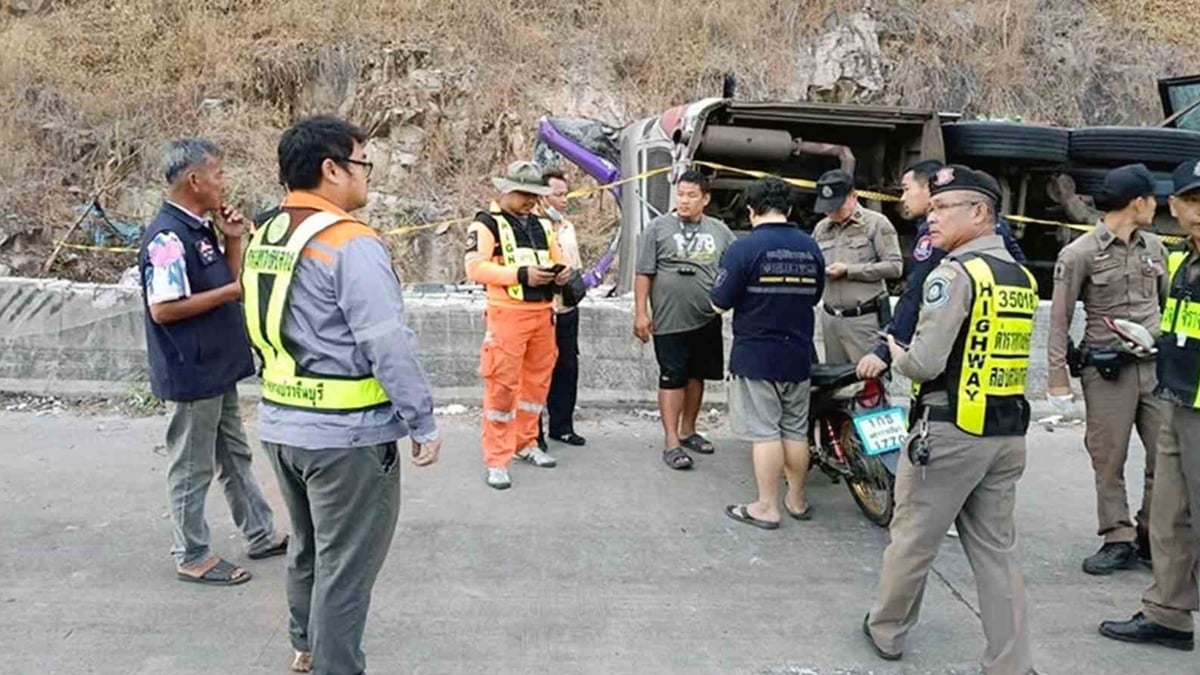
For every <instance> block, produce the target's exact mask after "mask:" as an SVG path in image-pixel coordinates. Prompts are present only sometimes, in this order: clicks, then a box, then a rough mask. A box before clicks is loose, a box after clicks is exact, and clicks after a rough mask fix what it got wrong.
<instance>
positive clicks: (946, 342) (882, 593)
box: [863, 165, 1038, 675]
mask: <svg viewBox="0 0 1200 675" xmlns="http://www.w3.org/2000/svg"><path fill="white" fill-rule="evenodd" d="M931 194H932V197H931V200H932V201H931V203H930V207H929V233H930V237H931V238H932V243H933V245H934V246H936V247H937V248H939V249H942V250H943V251H947V252H948V253H947V255H946V257H945V258H943V259H942V261H941V263H940V264H939V265H938V266H937V267H936V268H935V269H934V270H933V272H931V273H930V274H929V276H928V277H927V278H926V279H925V284H924V287H923V290H922V303H921V310H920V314H919V316H918V319H917V330H916V333H915V334H914V335H913V340H912V346H911V347H910V348H908V349H905V348H903V347H902V346H900V345H899V344H898V343H897V342H896V340H895V338H893V337H891V336H890V335H889V336H888V337H887V341H888V349H889V351H890V352H891V356H892V364H893V368H895V370H896V372H898V373H900V374H901V375H904V376H905V377H908V378H910V379H912V381H913V382H916V383H918V384H919V385H920V388H919V394H918V396H917V402H916V406H915V409H914V412H915V413H916V415H917V419H918V420H919V421H918V423H917V426H916V427H915V428H914V430H913V432H914V433H912V434H911V435H910V439H909V443H908V445H907V446H906V447H905V449H904V450H901V452H900V464H899V467H898V469H897V471H896V512H895V517H894V518H893V519H892V523H891V527H890V534H891V544H889V545H888V547H887V550H886V551H885V552H884V554H883V568H882V570H881V571H880V580H879V591H878V598H877V600H876V602H875V606H874V607H873V608H872V610H871V612H870V613H869V614H868V615H867V617H866V618H865V619H864V620H863V632H864V633H865V634H866V636H867V638H868V639H869V640H870V644H871V646H872V648H873V649H874V650H875V652H876V654H878V655H879V656H880V657H881V658H884V659H887V660H897V659H900V658H901V657H902V656H903V652H904V645H905V641H906V638H907V636H908V633H909V631H911V630H912V629H913V627H914V626H916V624H917V620H918V618H919V614H920V611H921V602H922V598H923V597H924V594H925V581H926V578H927V577H928V575H929V568H930V566H931V565H932V564H933V561H934V558H935V557H936V556H937V553H938V549H939V548H941V545H942V541H943V540H944V538H945V536H946V532H947V530H948V529H949V528H950V525H951V524H957V526H958V532H959V536H960V540H961V542H962V547H963V550H964V551H965V552H966V554H967V558H968V559H970V561H971V569H972V571H974V573H975V583H976V587H977V589H978V597H979V612H978V614H979V616H980V619H981V621H982V623H983V633H984V636H985V637H986V638H987V648H986V649H985V650H984V653H983V658H982V666H983V672H984V673H985V674H986V675H1028V674H1029V673H1031V672H1033V656H1032V653H1031V650H1030V641H1029V622H1028V620H1027V618H1026V606H1025V587H1024V578H1023V574H1022V571H1021V548H1020V546H1019V545H1018V541H1017V531H1016V525H1015V523H1014V522H1013V506H1014V504H1015V503H1016V489H1017V482H1018V481H1019V480H1020V478H1021V474H1022V473H1023V472H1024V470H1025V433H1026V430H1027V429H1028V426H1029V416H1030V415H1029V402H1028V401H1027V400H1026V399H1025V381H1026V375H1027V369H1028V363H1029V347H1030V343H1031V341H1032V336H1033V317H1034V313H1035V311H1036V310H1037V304H1038V301H1037V284H1036V283H1035V282H1034V279H1033V276H1032V275H1031V274H1030V273H1029V271H1028V270H1026V269H1025V268H1023V267H1022V266H1021V265H1019V264H1017V263H1016V261H1015V260H1013V257H1012V256H1011V255H1010V254H1009V252H1008V251H1007V250H1006V249H1005V246H1004V240H1003V239H1002V238H1001V237H1000V235H998V234H996V206H997V203H998V202H999V201H1000V187H999V185H998V184H997V183H996V180H995V179H994V178H992V177H991V176H989V175H987V174H986V173H983V172H982V171H973V170H971V169H970V168H968V167H965V166H960V165H950V166H946V167H943V168H941V169H940V170H938V172H937V174H936V175H935V177H934V179H933V187H932V190H931Z"/></svg>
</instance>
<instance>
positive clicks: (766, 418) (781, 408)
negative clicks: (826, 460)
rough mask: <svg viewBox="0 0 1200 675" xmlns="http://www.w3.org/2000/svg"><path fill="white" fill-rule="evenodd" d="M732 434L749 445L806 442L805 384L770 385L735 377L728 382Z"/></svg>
mask: <svg viewBox="0 0 1200 675" xmlns="http://www.w3.org/2000/svg"><path fill="white" fill-rule="evenodd" d="M729 412H730V416H731V417H732V418H733V433H735V434H737V435H738V436H739V437H740V438H741V439H742V440H745V441H750V442H751V443H761V442H765V441H777V440H779V439H781V438H784V439H787V440H790V441H803V440H807V439H808V380H804V381H803V382H773V381H770V380H749V379H746V378H744V377H738V376H736V375H735V376H734V377H733V378H732V379H731V380H730V382H729Z"/></svg>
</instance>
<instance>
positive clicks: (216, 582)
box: [175, 558, 251, 586]
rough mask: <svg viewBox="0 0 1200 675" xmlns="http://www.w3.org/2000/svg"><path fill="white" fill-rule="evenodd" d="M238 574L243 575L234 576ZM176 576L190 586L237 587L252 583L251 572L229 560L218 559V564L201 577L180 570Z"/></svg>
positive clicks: (176, 572)
mask: <svg viewBox="0 0 1200 675" xmlns="http://www.w3.org/2000/svg"><path fill="white" fill-rule="evenodd" d="M236 572H241V575H239V576H234V574H235V573H236ZM175 576H176V577H178V578H179V580H180V581H186V582H188V583H190V584H207V585H209V586H237V585H238V584H244V583H246V582H247V581H250V576H251V575H250V572H249V571H247V570H244V569H242V568H240V567H237V566H236V565H234V564H233V563H230V562H229V561H227V560H221V559H220V558H218V559H217V564H215V565H213V566H212V567H210V568H208V570H207V571H206V572H205V573H204V574H201V575H200V576H195V575H192V574H186V573H184V572H180V571H178V570H176V571H175Z"/></svg>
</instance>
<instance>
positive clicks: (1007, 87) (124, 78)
mask: <svg viewBox="0 0 1200 675" xmlns="http://www.w3.org/2000/svg"><path fill="white" fill-rule="evenodd" d="M0 7H4V9H3V10H0V54H3V55H4V57H3V58H2V59H0V274H4V273H9V274H19V275H37V274H40V273H41V266H42V262H43V261H44V260H45V259H46V257H47V255H48V253H49V248H50V244H51V243H52V242H53V241H55V240H57V239H60V238H62V237H63V236H64V235H65V234H66V233H67V230H68V228H69V226H70V225H71V224H72V223H73V222H74V221H75V220H76V214H77V211H78V209H79V208H80V206H81V205H82V204H83V203H84V202H86V201H87V200H88V199H89V198H90V197H91V196H92V195H93V194H96V193H101V198H100V203H101V205H102V206H103V207H105V208H106V209H107V210H108V212H109V213H110V215H111V216H112V217H113V218H114V219H115V220H117V221H118V225H119V224H120V222H127V223H129V224H130V225H137V224H138V223H140V222H143V221H144V219H146V218H147V217H148V216H149V215H151V214H152V212H153V209H154V207H155V205H156V203H157V199H158V195H159V192H160V189H161V185H160V180H159V178H158V168H157V167H158V154H159V152H160V148H161V145H162V143H163V142H164V141H165V140H167V139H169V138H172V137H176V136H179V135H184V134H188V135H205V136H209V137H212V138H214V139H216V140H217V141H219V142H220V143H221V144H222V145H224V146H225V148H226V149H227V151H228V157H227V162H226V164H227V172H228V174H229V180H230V187H231V189H232V192H233V197H234V198H235V200H236V201H237V202H238V204H239V205H241V206H242V207H243V208H244V209H246V210H248V211H249V210H255V209H258V208H261V207H265V206H268V205H270V204H271V203H272V202H273V201H275V200H277V199H278V197H279V194H280V192H279V189H278V186H277V184H276V183H277V181H276V180H275V168H274V146H275V142H276V141H277V139H278V135H279V132H280V131H281V130H282V129H283V128H285V127H286V126H287V125H288V124H289V123H290V122H291V121H292V120H294V119H295V118H296V117H297V116H300V115H304V114H309V113H314V112H332V113H337V114H341V115H345V116H348V117H349V118H351V119H352V120H353V121H355V122H357V123H358V124H360V125H362V126H364V127H366V128H368V129H370V130H371V132H372V134H373V140H372V145H371V148H370V153H371V155H372V159H374V161H375V162H376V164H377V169H376V173H375V174H374V176H373V179H372V180H373V186H374V189H375V191H376V193H375V195H374V199H373V202H372V206H371V208H370V213H369V214H368V217H369V218H370V220H371V222H373V223H374V224H376V225H378V226H380V227H381V228H384V229H390V228H393V227H396V226H399V225H405V224H414V223H421V222H431V221H436V220H439V219H442V218H446V217H452V216H460V215H468V214H469V213H470V212H471V211H472V210H473V209H474V208H476V206H477V205H478V204H479V203H480V202H481V201H482V200H484V199H486V197H487V195H488V191H489V187H490V186H489V184H488V182H487V180H486V177H487V176H489V175H490V174H492V173H493V172H495V171H497V170H498V169H499V168H500V167H502V166H503V165H504V164H505V163H507V162H508V161H510V160H511V159H514V158H518V157H528V156H529V155H530V153H531V150H532V143H533V129H534V123H535V121H536V120H537V118H538V117H539V116H540V115H543V114H555V115H564V116H590V117H595V118H598V119H602V120H605V121H607V122H609V123H612V124H615V125H622V124H624V123H626V122H628V121H630V120H632V119H636V118H637V117H639V116H643V115H648V114H653V113H655V112H658V111H661V110H663V109H665V108H668V107H670V106H672V105H675V104H678V103H681V102H686V101H689V100H693V99H696V98H700V97H703V96H712V95H717V94H718V93H719V92H720V87H721V79H722V76H723V74H724V73H726V72H734V73H736V74H737V75H738V77H739V80H740V89H739V96H741V97H743V98H748V99H799V100H835V101H860V102H864V103H880V104H900V105H909V106H921V107H932V108H939V109H943V110H951V111H962V112H964V113H965V114H966V115H968V116H978V117H1021V118H1023V119H1025V120H1034V121H1046V122H1052V123H1060V124H1107V123H1116V124H1148V123H1154V122H1157V121H1158V119H1159V117H1160V116H1161V110H1160V107H1159V103H1158V99H1157V94H1156V90H1155V78H1157V77H1162V76H1168V75H1181V74H1188V73H1189V72H1191V71H1196V70H1200V68H1197V66H1196V64H1197V63H1200V58H1198V57H1200V44H1198V43H1197V42H1196V41H1195V39H1194V36H1193V34H1192V30H1193V27H1194V26H1196V25H1200V3H1197V2H1195V0H1097V1H1095V2H1088V1H1085V0H995V1H983V0H980V1H977V2H976V1H967V0H894V1H890V2H875V3H869V2H862V1H856V2H854V1H849V0H805V1H804V2H800V1H798V0H792V1H783V0H704V1H700V0H698V1H697V2H687V3H679V2H671V1H669V0H571V1H568V0H539V1H537V2H533V1H530V0H491V1H488V2H484V1H482V0H329V1H324V2H317V1H315V0H193V1H192V2H187V3H183V2H173V1H171V0H0ZM574 211H575V214H574V215H576V216H577V219H578V220H579V221H580V222H582V223H583V224H584V229H585V230H587V232H586V235H585V241H586V246H587V247H588V248H590V249H591V251H592V252H593V253H594V252H595V251H596V250H597V249H598V248H599V247H601V246H602V245H603V241H604V239H605V237H606V236H607V235H606V232H605V229H604V228H606V227H608V226H609V223H610V222H611V219H612V217H613V216H614V215H615V206H614V205H613V204H612V202H611V200H605V199H604V198H602V197H594V198H589V199H585V200H581V201H580V203H578V204H576V205H575V207H574ZM109 234H114V233H112V232H110V233H109ZM93 239H94V236H93V235H92V234H90V233H89V231H88V228H86V227H84V228H80V229H78V230H76V231H75V232H74V233H73V234H72V235H71V241H73V242H76V243H88V242H89V241H92V240H93ZM462 240H463V233H462V231H461V228H460V227H448V228H437V229H431V230H426V231H423V232H420V233H418V234H414V235H409V236H403V237H399V236H397V237H390V238H389V241H390V242H391V244H392V245H393V248H394V251H395V252H396V254H397V261H398V264H399V266H400V268H401V271H402V274H403V275H404V277H405V278H406V280H409V281H414V280H429V281H456V280H458V279H459V278H460V275H461V262H460V260H459V257H460V251H461V243H462ZM132 261H133V256H131V255H130V254H127V253H107V252H91V251H77V250H72V251H67V252H65V253H64V254H63V255H62V256H60V257H59V260H58V262H57V263H56V264H55V265H54V267H53V269H52V270H51V271H50V274H56V275H61V276H70V277H73V278H82V279H95V280H107V281H112V280H115V279H116V278H117V277H118V276H119V274H120V271H121V270H122V269H124V268H126V267H128V266H129V265H130V264H132Z"/></svg>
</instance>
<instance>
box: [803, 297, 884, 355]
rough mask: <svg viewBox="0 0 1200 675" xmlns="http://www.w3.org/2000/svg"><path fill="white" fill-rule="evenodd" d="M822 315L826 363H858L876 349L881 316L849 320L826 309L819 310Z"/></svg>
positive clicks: (859, 317) (869, 315)
mask: <svg viewBox="0 0 1200 675" xmlns="http://www.w3.org/2000/svg"><path fill="white" fill-rule="evenodd" d="M817 313H819V314H820V315H821V338H822V339H823V340H824V341H825V363H828V364H830V365H837V364H839V363H858V360H859V359H861V358H862V357H863V356H864V355H866V354H867V353H868V352H870V351H871V349H872V348H874V347H875V343H876V341H877V340H878V339H879V338H878V336H877V335H876V333H878V332H879V316H877V315H876V314H865V315H863V316H856V317H852V318H847V317H844V316H833V315H832V314H830V313H829V312H826V311H825V309H824V308H818V309H817Z"/></svg>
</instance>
